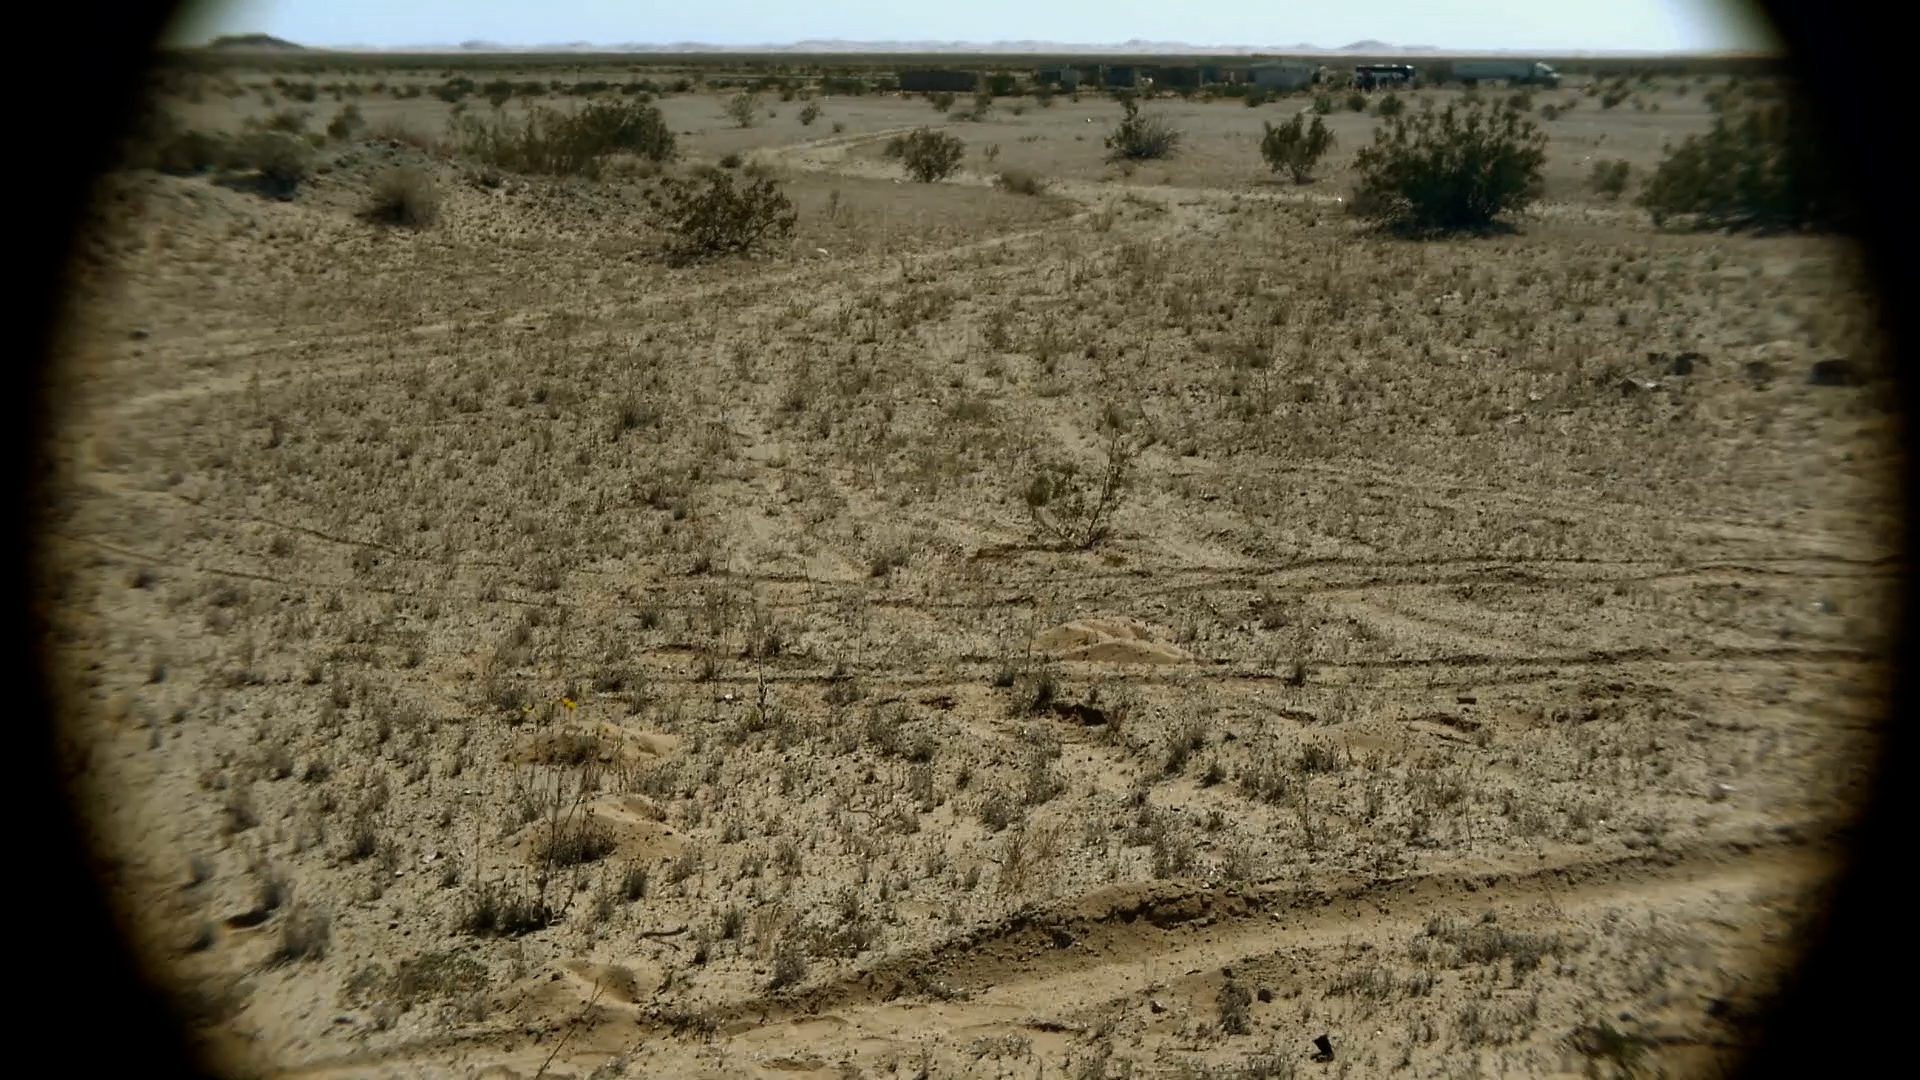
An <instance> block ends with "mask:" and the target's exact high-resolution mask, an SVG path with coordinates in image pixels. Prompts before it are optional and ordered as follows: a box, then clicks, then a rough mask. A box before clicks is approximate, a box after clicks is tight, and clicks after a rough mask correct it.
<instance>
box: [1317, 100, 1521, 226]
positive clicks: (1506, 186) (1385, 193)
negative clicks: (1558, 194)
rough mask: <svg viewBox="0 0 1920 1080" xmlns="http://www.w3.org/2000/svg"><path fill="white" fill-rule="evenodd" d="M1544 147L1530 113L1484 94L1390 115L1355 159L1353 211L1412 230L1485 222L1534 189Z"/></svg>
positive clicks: (1514, 205) (1508, 210)
mask: <svg viewBox="0 0 1920 1080" xmlns="http://www.w3.org/2000/svg"><path fill="white" fill-rule="evenodd" d="M1546 148H1547V137H1546V135H1545V134H1544V133H1542V132H1541V131H1540V129H1539V127H1538V126H1537V125H1535V124H1534V123H1533V121H1531V120H1529V119H1527V118H1526V117H1525V116H1522V115H1521V114H1520V113H1517V112H1515V111H1513V110H1512V109H1509V108H1506V107H1504V106H1501V105H1497V104H1492V103H1489V102H1485V101H1482V102H1480V103H1478V104H1474V105H1463V104H1450V105H1448V106H1447V107H1445V108H1444V109H1432V110H1422V111H1419V112H1416V113H1412V114H1409V115H1402V116H1397V117H1394V118H1392V119H1390V120H1388V121H1386V122H1385V123H1383V124H1382V125H1381V126H1380V127H1378V128H1376V129H1375V130H1374V137H1373V143H1372V144H1371V145H1369V146H1366V147H1364V148H1362V149H1361V150H1360V152H1359V154H1358V155H1357V156H1356V157H1355V159H1354V168H1355V170H1356V171H1358V172H1359V174H1360V183H1359V184H1358V185H1357V187H1356V189H1355V191H1354V208H1355V212H1356V213H1358V214H1360V215H1361V216H1363V217H1367V218H1371V219H1373V220H1375V221H1377V222H1379V223H1381V224H1384V225H1387V226H1389V227H1392V228H1395V229H1398V230H1402V231H1408V232H1414V233H1437V232H1453V231H1459V230H1468V229H1483V228H1486V227H1487V226H1490V225H1492V224H1494V222H1495V221H1496V220H1498V219H1499V218H1500V217H1502V216H1504V215H1506V214H1510V213H1513V212H1516V211H1518V210H1521V209H1523V208H1525V207H1526V206H1527V205H1528V204H1529V203H1531V202H1532V201H1533V200H1534V199H1537V198H1538V197H1539V195H1540V190H1541V182H1542V168H1543V167H1544V166H1545V164H1546V157H1547V154H1546Z"/></svg>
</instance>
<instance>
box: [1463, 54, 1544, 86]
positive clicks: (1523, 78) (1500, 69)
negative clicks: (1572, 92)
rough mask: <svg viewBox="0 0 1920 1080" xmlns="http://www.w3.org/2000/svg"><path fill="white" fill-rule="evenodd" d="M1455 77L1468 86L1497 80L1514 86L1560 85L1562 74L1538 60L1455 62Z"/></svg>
mask: <svg viewBox="0 0 1920 1080" xmlns="http://www.w3.org/2000/svg"><path fill="white" fill-rule="evenodd" d="M1453 77H1454V78H1456V79H1459V80H1460V81H1461V82H1464V83H1466V84H1467V85H1468V86H1472V85H1473V84H1474V83H1477V82H1483V81H1485V82H1493V81H1496V80H1498V81H1502V82H1507V83H1511V84H1514V85H1520V84H1526V85H1530V86H1547V87H1554V86H1559V85H1560V73H1559V72H1557V71H1555V70H1553V68H1552V67H1550V66H1549V65H1547V64H1543V63H1541V62H1540V61H1538V60H1455V61H1454V62H1453Z"/></svg>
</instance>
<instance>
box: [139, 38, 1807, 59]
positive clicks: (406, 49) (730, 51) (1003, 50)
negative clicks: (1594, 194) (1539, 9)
mask: <svg viewBox="0 0 1920 1080" xmlns="http://www.w3.org/2000/svg"><path fill="white" fill-rule="evenodd" d="M250 38H253V39H257V38H269V39H271V40H273V41H276V42H280V43H283V44H285V45H291V46H293V47H294V48H295V49H298V50H301V51H310V52H334V53H412V54H416V55H473V54H476V53H543V52H547V53H554V52H558V53H586V54H594V53H597V54H601V55H608V56H617V55H629V54H646V53H659V52H673V53H680V54H688V53H693V54H701V53H708V54H721V55H743V54H761V53H764V54H769V55H778V54H781V53H792V52H796V51H799V50H801V49H802V48H803V47H810V46H838V47H843V48H844V47H855V48H857V49H859V51H875V52H878V53H879V55H889V54H891V55H913V54H914V53H916V52H925V51H940V52H952V53H963V54H968V55H976V56H993V55H1006V56H1018V55H1024V54H1030V53H1037V52H1046V51H1049V50H1052V51H1067V50H1071V51H1076V52H1109V53H1118V52H1125V53H1128V54H1129V55H1169V56H1180V55H1192V54H1202V53H1228V54H1236V53H1253V54H1265V53H1318V54H1330V55H1342V54H1354V55H1360V54H1373V53H1407V54H1411V55H1425V56H1439V57H1446V56H1481V55H1505V54H1537V55H1542V56H1591V57H1609V56H1613V57H1689V56H1694V57H1717V56H1742V57H1754V56H1780V55H1781V54H1779V53H1777V52H1775V51H1773V50H1768V49H1751V48H1748V49H1742V48H1728V49H1659V48H1650V49H1554V48H1542V49H1517V48H1486V49H1474V48H1471V47H1455V46H1444V47H1443V46H1431V45H1391V44H1388V43H1386V42H1378V43H1374V42H1365V43H1356V45H1357V46H1358V47H1355V46H1353V45H1347V46H1337V47H1325V46H1318V45H1311V44H1304V43H1301V44H1293V45H1252V44H1215V45H1196V44H1192V43H1189V42H1179V41H1145V40H1140V39H1131V40H1128V41H1120V42H1070V41H1038V40H1031V39H1016V40H998V41H991V42H976V41H938V40H920V41H901V40H889V39H880V40H872V39H837V38H824V39H803V40H800V41H791V42H757V43H754V44H751V45H723V44H716V43H713V42H704V41H674V42H618V43H607V44H603V43H599V42H585V41H570V42H547V43H541V44H536V45H514V44H506V43H502V42H493V41H472V42H461V43H457V44H456V43H451V42H442V43H423V44H408V45H369V44H338V45H308V44H303V43H300V42H294V41H288V40H287V39H285V38H278V37H274V36H273V35H271V34H265V33H257V32H256V33H237V34H221V35H216V36H214V37H212V38H209V39H208V40H206V41H202V42H198V43H182V44H180V45H177V46H175V47H176V48H181V49H211V48H214V47H215V46H217V45H218V44H219V43H221V42H223V41H245V40H246V39H250ZM874 46H887V47H889V48H888V49H886V50H885V51H879V50H876V49H874V48H873V47H874ZM1008 46H1020V48H1018V49H1009V48H1008ZM916 47H918V48H916ZM1142 47H1144V48H1142ZM236 51H239V50H236ZM268 51H271V49H269V50H268ZM811 51H814V52H823V51H828V50H822V49H818V48H814V49H812V50H811Z"/></svg>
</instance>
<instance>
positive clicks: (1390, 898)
mask: <svg viewBox="0 0 1920 1080" xmlns="http://www.w3.org/2000/svg"><path fill="white" fill-rule="evenodd" d="M1834 838H1835V834H1834V830H1833V829H1832V828H1831V827H1830V826H1827V825H1825V824H1823V823H1803V824H1802V825H1800V826H1799V827H1797V828H1795V829H1792V830H1784V831H1776V832H1775V833H1774V834H1772V835H1770V836H1769V837H1768V838H1767V839H1765V840H1738V839H1723V840H1719V841H1703V842H1701V843H1698V844H1695V845H1692V846H1689V847H1686V848H1675V849H1668V850H1663V851H1656V852H1652V853H1641V854H1631V855H1623V856H1618V857H1613V858H1602V859H1595V860H1589V861H1574V862H1563V863H1557V864H1551V865H1545V866H1541V865H1533V866H1512V865H1509V866H1502V867H1491V868H1487V869H1484V870H1478V871H1449V872H1441V873H1432V874H1425V875H1415V876H1409V877H1404V878H1399V879H1395V880H1389V881H1378V880H1373V881H1359V880H1343V881H1331V882H1327V883H1324V884H1320V885H1315V886H1307V887H1301V886H1295V885H1290V884H1283V883H1273V882H1267V883H1256V884H1241V885H1206V884H1201V883H1196V882H1190V881H1185V882H1183V881H1160V882H1151V883H1138V884H1126V885H1117V886H1111V887H1108V888H1105V889H1101V890H1098V891H1096V892H1093V893H1089V894H1085V895H1081V896H1075V897H1070V898H1066V899H1063V900H1059V901H1055V902H1051V903H1039V904H1030V905H1026V906H1024V907H1022V908H1021V909H1019V910H1017V911H1015V912H1013V913H1011V914H1009V915H1008V916H1006V917H1004V918H1002V919H1000V920H998V921H996V922H993V923H990V924H987V925H984V926H980V927H977V928H974V929H973V930H971V931H969V932H967V933H964V934H962V935H959V936H957V937H954V938H951V939H949V940H947V941H944V942H941V943H938V944H936V945H933V946H930V947H927V948H923V949H917V950H909V951H904V952H900V953H894V954H890V955H887V956H884V957H882V958H880V959H878V960H877V961H875V962H873V963H872V964H870V965H868V966H866V967H864V968H861V969H858V970H854V971H851V972H847V973H845V974H843V975H840V976H837V977H835V978H832V979H829V980H827V981H825V982H823V983H820V984H818V985H815V986H811V987H804V988H801V989H798V990H795V991H788V992H775V993H769V994H762V995H756V996H753V997H749V998H746V999H742V1000H738V1001H734V1002H730V1003H725V1004H722V1005H719V1006H715V1007H711V1008H707V1009H704V1010H687V1011H679V1010H674V1009H669V1008H666V1007H662V1006H657V1005H653V1004H643V1005H636V1006H634V1007H632V1008H630V1009H624V1008H623V1009H619V1010H612V1009H608V1010H606V1012H605V1013H603V1016H602V1018H601V1019H600V1020H599V1021H598V1022H597V1023H591V1024H586V1025H578V1026H576V1027H575V1029H574V1030H575V1036H574V1037H575V1038H576V1039H579V1040H580V1041H582V1042H588V1041H592V1042H600V1043H605V1042H607V1041H609V1040H608V1039H607V1038H606V1037H605V1036H609V1035H610V1036H612V1037H613V1041H620V1040H631V1039H641V1038H644V1039H647V1040H649V1041H657V1040H659V1039H660V1038H662V1037H666V1038H673V1037H675V1036H686V1035H688V1034H692V1035H694V1036H696V1037H700V1038H709V1037H711V1035H712V1034H713V1033H715V1032H718V1031H723V1030H728V1029H733V1030H737V1031H739V1032H741V1040H742V1042H743V1043H752V1042H755V1041H759V1040H761V1039H766V1040H775V1041H782V1040H785V1039H788V1038H790V1029H788V1028H786V1025H788V1024H792V1023H806V1022H824V1023H835V1024H841V1025H848V1026H852V1027H856V1028H857V1027H860V1026H862V1021H863V1020H867V1021H869V1022H870V1024H871V1025H872V1026H875V1027H878V1028H880V1029H883V1030H884V1029H886V1028H892V1029H894V1030H900V1029H903V1028H905V1027H906V1026H907V1025H904V1024H901V1023H899V1022H898V1018H897V1014H899V1013H902V1012H905V1013H908V1014H911V1015H912V1016H914V1017H916V1018H918V1019H919V1020H920V1022H921V1023H924V1020H925V1014H926V1011H927V1010H928V1009H929V1008H930V1007H933V1006H932V1002H934V1001H941V1002H943V1003H942V1004H941V1005H939V1006H938V1008H939V1010H940V1012H941V1019H942V1025H941V1026H942V1027H945V1028H949V1029H952V1028H966V1027H979V1026H992V1025H1011V1026H1030V1025H1032V1024H1034V1023H1037V1022H1042V1021H1045V1020H1049V1019H1055V1018H1059V1017H1062V1016H1070V1015H1072V1014H1074V1013H1076V1012H1082V1011H1085V1010H1087V1009H1090V1008H1095V1007H1098V1006H1100V1005H1102V1004H1105V1003H1108V1002H1112V1001H1117V1000H1125V999H1126V998H1129V997H1131V996H1133V995H1134V994H1137V993H1139V992H1140V991H1142V990H1144V989H1146V988H1147V985H1148V983H1149V982H1150V977H1149V975H1148V970H1149V968H1150V967H1158V968H1162V969H1166V970H1179V971H1181V972H1182V973H1183V974H1185V973H1188V972H1193V971H1204V970H1206V969H1208V968H1216V969H1217V968H1218V967H1220V966H1222V965H1225V964H1231V963H1235V962H1241V961H1244V960H1246V959H1248V958H1257V957H1261V956H1265V955H1269V954H1272V953H1274V952H1276V951H1278V950H1280V949H1283V948H1288V947H1297V946H1299V945H1300V944H1302V943H1306V942H1313V941H1319V942H1324V943H1332V942H1335V941H1337V940H1339V939H1340V938H1342V937H1345V936H1347V935H1350V934H1351V933H1352V932H1353V930H1354V929H1355V928H1356V927H1364V928H1366V929H1367V930H1370V931H1376V932H1377V931H1379V930H1381V929H1382V928H1384V929H1386V930H1388V931H1393V930H1395V929H1409V928H1412V927H1416V926H1419V925H1421V924H1423V923H1424V922H1425V921H1426V920H1427V919H1428V918H1429V917H1430V916H1432V915H1433V914H1434V913H1436V912H1452V911H1458V912H1466V911H1469V910H1471V911H1473V912H1475V913H1477V912H1478V911H1481V910H1484V909H1488V908H1495V907H1507V906H1512V905H1517V904H1522V903H1527V904H1531V903H1537V902H1542V901H1545V902H1548V903H1550V904H1552V905H1554V906H1555V907H1557V908H1560V909H1563V910H1564V909H1571V908H1580V907H1598V906H1603V905H1608V904H1615V903H1625V902H1631V903H1634V904H1638V905H1642V906H1645V905H1647V904H1648V903H1649V900H1650V899H1651V900H1654V901H1655V902H1656V903H1657V901H1658V900H1659V899H1667V898H1671V897H1674V896H1677V895H1680V894H1683V893H1694V894H1699V893H1704V892H1710V891H1711V890H1714V889H1722V890H1726V889H1738V888H1740V887H1742V886H1743V885H1746V884H1749V883H1753V882H1757V881H1758V880H1760V879H1761V878H1762V876H1768V877H1770V878H1772V879H1774V880H1777V879H1778V877H1779V876H1782V875H1785V876H1790V877H1797V878H1798V879H1800V880H1804V881H1811V880H1817V879H1819V878H1820V877H1822V876H1823V875H1826V874H1829V873H1831V871H1832V870H1833V869H1834V867H1835V866H1836V865H1837V859H1836V858H1835V857H1834V856H1833V855H1831V854H1829V853H1828V851H1827V847H1828V844H1827V841H1829V840H1831V839H1834ZM1149 962H1151V964H1150V963H1149ZM1096 986H1097V987H1102V988H1103V989H1101V990H1098V991H1090V990H1089V988H1091V987H1096ZM1114 986H1120V987H1124V988H1125V989H1123V990H1122V991H1121V992H1120V993H1119V994H1115V993H1113V992H1112V990H1111V988H1112V987H1114ZM889 1014H896V1016H895V1017H894V1018H893V1019H892V1021H891V1022H889V1019H890V1017H889ZM561 1019H562V1018H561V1017H559V1016H556V1017H554V1018H553V1019H552V1020H550V1021H549V1022H547V1023H543V1024H540V1025H537V1026H536V1025H532V1024H529V1025H525V1026H522V1027H519V1028H516V1029H513V1030H510V1031H502V1030H494V1031H482V1032H471V1033H453V1034H449V1035H443V1036H437V1037H433V1038H429V1039H423V1040H415V1041H411V1042H407V1043H403V1044H401V1045H397V1046H392V1047H387V1048H383V1049H379V1050H371V1051H364V1052H359V1053H352V1054H345V1055H339V1056H334V1057H330V1058H325V1059H320V1060H314V1061H309V1062H306V1063H303V1064H300V1065H294V1066H291V1067H288V1068H284V1069H281V1070H279V1071H277V1072H275V1073H273V1074H271V1075H274V1076H283V1077H289V1078H291V1077H321V1076H328V1075H334V1074H338V1075H342V1076H345V1075H348V1074H349V1071H350V1070H352V1069H354V1068H356V1067H359V1068H364V1067H382V1066H384V1067H387V1068H392V1067H395V1066H398V1065H402V1064H416V1065H425V1064H427V1061H426V1059H428V1058H430V1057H432V1056H433V1055H436V1054H441V1053H445V1052H448V1051H454V1050H458V1051H461V1052H472V1051H475V1050H481V1049H493V1050H499V1049H505V1048H507V1047H509V1046H512V1045H514V1044H520V1043H525V1042H526V1041H528V1040H529V1039H537V1038H538V1037H539V1036H540V1035H542V1034H547V1035H552V1034H556V1033H557V1032H558V1030H559V1028H560V1026H561V1025H560V1020H561Z"/></svg>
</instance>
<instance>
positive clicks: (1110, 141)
mask: <svg viewBox="0 0 1920 1080" xmlns="http://www.w3.org/2000/svg"><path fill="white" fill-rule="evenodd" d="M1120 107H1121V108H1123V109H1125V110H1126V115H1125V116H1123V117H1122V118H1121V120H1120V123H1119V125H1118V126H1117V127H1115V128H1114V129H1113V133H1112V134H1111V135H1108V136H1107V140H1106V146H1107V160H1109V161H1148V160H1156V159H1159V158H1168V157H1172V156H1173V153H1174V151H1175V150H1178V149H1179V148H1180V132H1178V131H1176V130H1174V128H1173V127H1172V126H1171V125H1169V124H1168V123H1167V122H1166V121H1165V120H1163V119H1161V118H1160V117H1157V116H1141V115H1140V106H1139V105H1138V104H1136V103H1135V102H1134V100H1133V98H1131V97H1127V98H1123V99H1121V102H1120Z"/></svg>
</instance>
